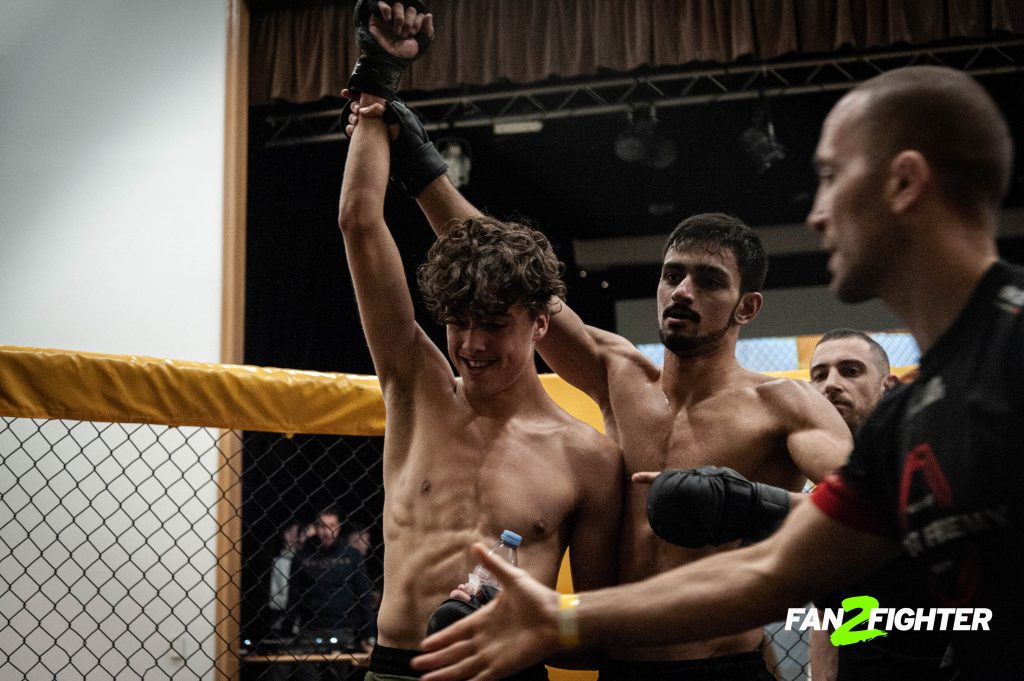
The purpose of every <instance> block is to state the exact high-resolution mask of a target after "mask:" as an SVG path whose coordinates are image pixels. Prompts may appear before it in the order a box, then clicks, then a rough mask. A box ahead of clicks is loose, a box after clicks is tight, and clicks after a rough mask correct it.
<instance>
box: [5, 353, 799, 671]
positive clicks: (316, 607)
mask: <svg viewBox="0 0 1024 681" xmlns="http://www.w3.org/2000/svg"><path fill="white" fill-rule="evenodd" d="M111 357H113V356H111ZM43 359H44V360H45V361H39V362H38V363H37V365H35V366H31V367H30V366H29V364H30V362H29V361H27V360H24V358H20V357H19V358H15V359H13V360H12V359H11V356H10V355H8V354H5V352H4V349H3V348H0V679H4V680H6V679H46V680H47V681H49V680H50V679H89V680H92V679H140V678H141V679H238V678H241V679H290V678H295V679H336V678H348V677H352V676H353V675H361V674H362V668H361V667H362V665H364V664H365V661H366V659H367V655H366V651H367V650H368V648H369V645H370V643H371V642H372V640H373V638H374V636H375V612H376V607H377V604H378V603H379V598H380V594H381V590H382V587H383V584H382V558H383V546H382V533H381V514H382V509H383V494H384V490H383V483H382V470H381V451H382V439H381V438H380V437H379V434H380V433H382V432H383V407H382V404H381V402H380V397H379V392H377V393H374V392H373V391H372V390H365V389H361V388H359V387H358V386H356V387H353V386H351V385H349V382H350V381H349V379H353V378H358V377H341V378H339V377H338V376H334V375H328V374H315V373H314V372H298V373H289V374H288V375H287V376H284V377H278V376H274V375H271V376H269V379H268V377H266V376H264V377H262V379H268V380H255V378H259V376H258V372H259V371H262V370H256V369H254V368H245V369H240V368H238V367H219V366H218V365H205V366H204V367H202V370H203V371H202V372H199V371H197V368H196V366H190V367H188V370H183V371H180V372H175V371H173V367H171V369H168V367H167V363H166V362H160V363H158V364H157V365H156V366H157V370H158V371H171V373H172V374H173V378H174V380H167V379H166V377H165V378H159V379H157V378H154V373H153V372H154V370H153V368H152V367H151V366H146V367H141V368H140V367H138V366H134V365H133V366H131V367H129V368H128V369H125V367H121V369H124V371H120V372H119V371H111V370H110V368H109V367H108V366H106V365H103V370H102V371H100V370H98V369H97V373H96V374H95V375H92V374H90V371H91V370H92V369H96V367H95V366H93V365H92V364H89V363H85V364H77V365H75V367H74V370H73V371H69V370H68V368H67V367H65V366H62V365H61V364H60V363H59V362H54V361H52V359H50V358H43ZM77 359H81V358H77ZM129 359H132V360H134V359H135V358H129ZM32 361H35V358H34V357H33V360H32ZM107 364H109V362H108V363H107ZM129 364H130V362H129ZM83 366H84V367H85V369H83ZM266 371H268V372H273V371H279V370H266ZM203 372H205V373H203ZM197 373H200V374H202V376H201V377H200V378H197V376H196V375H197ZM547 378H549V377H545V379H547ZM229 379H230V380H229ZM367 380H372V379H367ZM230 381H238V384H237V385H234V384H231V383H230ZM559 383H560V382H558V381H557V380H555V381H546V385H547V386H548V389H549V391H551V392H552V394H553V396H554V397H555V399H556V401H560V403H561V404H562V405H563V406H564V407H566V408H568V409H569V410H570V411H571V412H574V413H577V415H579V413H580V411H579V410H580V409H591V410H593V413H594V414H596V413H597V412H596V407H594V406H593V405H589V406H587V405H579V404H577V405H574V406H567V404H566V402H565V400H566V399H567V398H565V397H564V395H563V394H560V393H559V392H558V391H559V390H560V389H561V388H558V385H559ZM109 385H116V386H118V390H116V391H111V390H109V389H108V388H107V386H109ZM561 385H562V386H564V384H561ZM225 386H226V387H225ZM361 390H362V392H360V391H361ZM571 392H572V391H570V392H569V394H571ZM115 394H116V397H111V396H112V395H115ZM571 399H576V400H578V399H579V398H578V397H574V398H571ZM76 400H78V401H79V402H81V403H80V404H75V402H76ZM26 405H27V406H26ZM69 405H70V406H69ZM267 405H270V407H269V411H268V410H267V409H268V407H267ZM261 409H262V410H263V411H261ZM289 409H292V410H293V411H294V410H297V411H296V412H295V413H282V412H288V410H289ZM87 413H88V414H90V415H91V419H94V420H89V419H84V418H83V416H84V415H85V414H87ZM118 413H120V414H123V417H124V418H123V420H121V419H118V418H113V417H112V415H116V414H118ZM154 413H157V414H160V413H162V414H164V416H163V417H160V416H156V415H154ZM207 413H209V414H213V416H211V417H206V416H204V414H207ZM139 414H142V415H144V416H145V418H144V419H138V420H145V421H147V422H148V423H146V424H141V423H138V422H134V421H133V418H132V417H133V416H138V415H139ZM324 414H327V417H325V416H324ZM69 416H75V417H76V418H69ZM325 418H327V419H328V421H331V420H332V419H333V421H331V423H333V426H331V427H334V428H339V427H340V428H341V429H344V428H346V427H347V426H351V427H350V428H349V429H350V430H351V431H352V432H353V433H354V434H353V435H312V434H295V435H281V434H278V433H281V432H285V433H303V432H304V429H303V428H302V427H301V425H300V424H301V423H302V421H303V419H307V421H308V422H309V423H310V424H312V425H311V426H310V427H309V429H308V430H309V431H316V430H325V429H327V428H324V427H323V421H324V419H325ZM173 423H176V424H186V425H178V426H173V425H166V424H173ZM211 423H212V424H214V425H209V424H211ZM254 423H264V424H265V425H266V427H265V428H264V427H261V428H260V429H259V430H244V429H243V428H253V424H254ZM204 424H205V425H204ZM339 424H341V425H340V426H339ZM329 425H330V424H329ZM314 426H317V427H314ZM271 430H273V431H277V432H276V433H273V432H268V431H271ZM765 631H766V635H767V638H768V640H769V641H770V642H771V645H770V646H766V648H767V649H768V651H769V652H767V653H766V657H767V658H768V660H769V662H770V664H771V665H772V666H773V667H774V669H775V672H776V675H777V677H778V678H780V679H786V680H788V681H797V680H798V679H804V678H807V676H808V674H807V671H808V663H807V641H806V638H801V636H800V635H799V634H797V633H794V632H791V631H785V630H782V629H781V627H779V626H772V627H767V628H766V630H765ZM555 678H557V677H555Z"/></svg>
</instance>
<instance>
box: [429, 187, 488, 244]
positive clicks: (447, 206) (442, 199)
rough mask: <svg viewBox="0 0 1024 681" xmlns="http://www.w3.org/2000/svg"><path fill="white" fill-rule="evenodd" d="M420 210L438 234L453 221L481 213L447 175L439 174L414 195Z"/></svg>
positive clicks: (459, 220) (446, 228)
mask: <svg viewBox="0 0 1024 681" xmlns="http://www.w3.org/2000/svg"><path fill="white" fill-rule="evenodd" d="M416 202H417V203H418V204H419V206H420V210H422V211H423V214H424V215H425V216H426V217H427V220H428V221H429V222H430V227H431V228H432V229H433V230H434V233H435V234H437V235H438V236H440V235H442V234H444V233H445V232H447V231H448V229H449V228H450V226H451V224H452V223H453V222H462V221H463V220H465V219H466V218H469V217H475V216H478V215H481V212H480V211H479V210H477V208H476V206H474V205H473V204H472V203H470V202H469V201H468V200H467V199H466V197H465V196H463V195H462V194H461V192H459V190H458V189H456V187H455V185H453V184H452V182H451V180H449V179H448V176H447V175H441V176H440V177H438V178H436V179H434V181H433V182H431V183H430V184H428V185H427V187H426V188H425V189H424V190H423V191H422V192H420V194H419V195H418V196H417V197H416Z"/></svg>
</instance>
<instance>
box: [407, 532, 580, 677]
mask: <svg viewBox="0 0 1024 681" xmlns="http://www.w3.org/2000/svg"><path fill="white" fill-rule="evenodd" d="M472 552H473V554H474V558H476V559H478V560H479V561H480V563H482V564H483V565H484V567H486V568H487V569H488V570H490V571H491V572H492V573H493V574H494V575H495V577H497V578H498V581H499V582H501V584H502V591H501V593H500V594H499V595H498V597H497V598H496V599H495V600H493V601H491V602H490V603H488V604H487V605H485V606H484V607H483V608H481V609H480V610H478V611H477V612H475V613H473V614H472V615H470V616H468V617H466V618H465V619H463V620H460V621H458V622H456V623H455V624H452V625H451V626H449V627H448V628H446V629H444V630H442V631H439V632H438V633H436V634H434V635H432V636H429V637H428V638H426V639H424V640H423V642H422V643H421V644H420V648H421V649H422V650H423V651H425V653H424V654H423V655H419V656H417V657H415V658H413V660H412V667H413V668H414V669H418V670H421V671H424V670H432V671H430V672H429V673H426V674H424V675H423V681H456V680H458V679H472V680H473V681H496V680H497V679H502V678H505V677H507V676H509V675H510V674H512V673H514V672H516V671H518V670H520V669H524V668H526V667H528V666H530V665H532V664H535V663H537V662H540V661H541V660H544V659H545V658H547V657H548V656H549V655H551V654H552V653H554V652H555V651H557V650H558V649H559V647H560V645H559V637H558V593H557V592H555V591H553V590H551V589H549V588H547V587H545V586H544V585H543V584H541V583H540V582H538V581H536V580H535V579H533V578H532V577H530V575H528V574H527V573H526V572H524V571H523V570H520V569H518V568H515V567H513V566H511V565H509V564H508V563H506V562H505V561H503V560H501V559H500V558H497V557H494V556H489V555H487V547H485V546H484V545H483V544H474V545H473V548H472Z"/></svg>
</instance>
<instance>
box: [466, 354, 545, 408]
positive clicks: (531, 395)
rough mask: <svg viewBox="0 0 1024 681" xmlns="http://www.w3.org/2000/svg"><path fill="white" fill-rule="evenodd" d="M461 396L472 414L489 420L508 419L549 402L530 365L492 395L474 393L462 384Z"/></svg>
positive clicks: (538, 378)
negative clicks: (509, 383)
mask: <svg viewBox="0 0 1024 681" xmlns="http://www.w3.org/2000/svg"><path fill="white" fill-rule="evenodd" d="M462 386H463V389H462V394H463V397H464V398H465V399H466V402H468V403H469V406H470V407H471V408H472V409H473V411H474V412H476V413H477V414H479V415H481V416H486V417H489V418H508V417H510V416H513V415H515V414H522V413H524V412H528V411H531V410H533V409H534V408H538V407H539V406H540V405H542V404H548V403H550V402H551V398H550V397H549V396H548V394H547V391H545V390H544V386H543V384H541V382H540V376H538V375H537V370H536V368H534V367H533V365H532V363H531V364H530V365H529V366H528V367H527V368H526V369H525V370H524V371H523V373H522V374H521V375H520V376H519V377H518V378H517V379H516V380H515V382H514V383H512V384H511V385H509V386H507V387H506V388H504V389H502V390H499V391H498V392H496V393H493V394H480V393H474V392H472V391H470V390H469V389H467V388H466V387H465V383H463V384H462Z"/></svg>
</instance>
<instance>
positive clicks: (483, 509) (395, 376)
mask: <svg viewBox="0 0 1024 681" xmlns="http://www.w3.org/2000/svg"><path fill="white" fill-rule="evenodd" d="M378 22H379V18H378V17H376V16H375V17H374V18H373V19H371V21H370V29H371V31H372V32H373V33H374V35H375V38H376V39H377V40H380V41H383V42H386V43H388V44H390V45H391V46H392V47H393V48H394V51H395V52H396V53H401V51H402V49H403V48H408V50H410V51H411V52H413V53H415V50H416V49H417V47H416V46H417V43H416V41H415V35H413V34H407V35H404V37H400V36H396V35H394V34H393V33H392V32H389V31H384V32H383V33H382V32H381V31H380V26H379V23H378ZM422 26H423V22H421V23H420V24H418V26H417V27H418V28H422ZM428 27H429V25H428ZM371 66H372V64H371ZM362 71H363V75H364V76H365V75H366V74H367V73H368V72H367V71H366V67H363V69H362ZM360 85H366V83H360ZM362 96H363V99H364V100H365V101H367V102H372V101H379V100H377V99H376V98H375V97H373V96H372V95H371V94H369V93H368V92H366V88H365V87H364V88H363V95H362ZM388 144H389V140H388V133H387V130H386V128H385V125H384V124H383V123H382V122H381V121H380V120H376V121H369V122H367V124H366V125H363V126H360V128H359V130H358V131H357V132H356V133H355V134H354V135H353V137H352V141H351V144H350V146H349V151H348V158H347V160H346V164H345V174H344V180H343V183H342V189H341V205H340V213H339V224H340V227H341V231H342V233H343V235H344V238H345V250H346V253H347V256H348V263H349V269H350V270H351V273H352V278H353V281H354V284H355V291H356V299H357V302H358V304H359V313H360V317H361V320H362V324H363V330H364V332H365V334H366V340H367V343H368V344H369V348H370V352H371V355H372V357H373V363H374V367H375V369H376V372H377V376H378V377H379V379H380V384H381V389H382V391H383V394H384V402H385V406H386V409H387V428H386V433H385V437H384V489H385V498H384V545H385V554H384V594H383V600H382V603H381V607H380V612H379V615H378V620H377V622H378V631H379V633H378V643H377V646H376V647H375V649H374V651H373V653H372V656H371V660H370V674H369V675H368V677H367V678H373V677H375V676H376V677H379V676H380V675H386V676H387V677H388V678H389V679H390V678H391V677H393V676H417V675H418V674H417V673H416V672H413V671H412V670H411V668H409V666H408V661H409V660H410V659H411V658H412V656H413V655H414V654H415V652H416V651H415V648H416V647H417V643H418V642H419V640H420V639H421V638H422V637H423V635H424V632H425V631H426V628H427V622H428V620H429V619H430V617H431V615H432V613H433V612H434V610H435V608H437V607H438V605H439V604H441V603H442V601H444V600H445V599H446V598H447V597H448V595H449V592H451V591H452V590H453V589H454V588H456V587H457V586H458V585H459V583H460V582H462V581H465V579H466V576H467V574H468V573H469V572H470V570H471V569H472V567H473V565H472V563H470V561H469V560H468V557H467V555H466V550H465V548H466V546H468V545H469V544H471V543H473V542H474V541H487V542H488V543H490V542H493V540H494V538H495V537H497V536H498V535H499V534H500V533H501V532H502V530H504V529H510V530H513V531H514V532H517V533H518V534H520V535H522V537H523V543H522V546H521V548H520V551H519V565H520V567H522V568H523V569H524V570H525V571H526V572H528V573H529V574H531V575H532V576H533V577H534V578H536V579H537V580H538V581H540V582H542V583H544V584H547V585H549V586H553V585H554V584H555V581H556V578H557V575H558V570H559V566H560V564H561V560H562V555H563V553H564V552H565V549H566V547H567V546H569V545H571V546H572V556H573V563H572V564H573V579H574V581H575V583H576V584H577V585H578V586H580V587H583V588H592V587H597V586H599V585H605V584H609V583H611V582H612V581H613V578H614V575H615V565H614V561H613V560H609V559H610V558H611V557H613V556H614V551H615V544H616V537H617V529H618V519H619V508H620V505H621V488H622V463H621V455H620V453H619V450H618V448H617V447H616V446H615V445H614V443H612V441H611V440H609V439H607V438H605V437H604V436H602V435H601V434H599V433H598V432H597V431H596V430H594V429H592V428H590V427H589V426H587V425H585V424H584V423H582V422H580V421H578V420H576V419H575V418H573V417H571V416H570V415H569V414H567V413H566V412H564V411H563V410H562V409H560V408H559V407H558V406H557V405H556V404H555V403H554V402H553V401H552V399H551V398H550V397H549V396H548V394H547V393H546V392H545V390H544V388H543V386H542V385H541V381H540V378H539V377H538V375H537V370H536V367H535V364H534V347H535V345H536V343H537V342H538V341H539V340H540V339H541V338H543V337H544V335H545V334H546V333H547V331H548V324H549V315H550V313H551V312H552V310H551V309H549V306H550V305H551V304H552V301H557V300H558V299H559V297H561V296H563V295H564V293H565V287H564V285H563V283H562V281H561V279H560V271H561V268H562V266H561V263H559V262H558V260H557V259H556V257H555V255H554V253H553V252H552V250H551V246H550V245H549V243H548V241H547V239H545V238H544V237H543V236H542V235H541V234H540V233H539V232H536V231H534V230H532V229H530V228H528V227H525V226H522V225H517V224H510V223H504V222H500V221H498V220H493V219H490V218H470V219H467V220H465V221H463V222H461V223H460V224H458V225H456V226H454V227H453V228H452V229H450V230H449V231H448V234H447V235H446V237H445V238H443V239H439V240H438V241H437V242H436V243H435V244H434V246H433V247H432V248H431V249H430V253H429V256H428V259H427V262H426V263H425V264H424V265H423V266H422V267H421V268H420V270H419V273H418V279H419V284H420V286H421V288H422V291H423V295H424V298H425V300H426V302H427V305H428V306H429V308H430V309H431V311H432V313H433V314H434V316H435V318H436V319H437V320H438V321H440V322H441V323H443V324H445V325H446V327H447V345H448V359H446V358H445V356H444V354H443V353H442V352H441V351H440V350H439V349H438V348H437V346H435V345H434V344H433V343H432V342H431V340H430V339H429V338H428V336H427V335H426V333H424V331H423V330H422V329H421V328H420V327H419V326H418V325H417V323H416V321H415V318H414V315H413V305H412V297H411V295H410V292H409V289H408V286H407V283H406V280H405V274H404V270H403V267H402V260H401V257H400V255H399V252H398V249H397V247H396V245H395V242H394V240H393V239H392V237H391V234H390V232H389V230H388V225H387V224H385V222H384V195H385V191H386V189H387V185H388V174H389V165H390V164H389V152H388ZM554 304H556V305H557V302H555V303H554ZM449 360H450V362H451V363H450V364H449ZM453 366H454V370H455V371H454V372H453V370H452V369H453ZM539 673H540V674H543V673H544V670H543V667H540V668H539Z"/></svg>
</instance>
